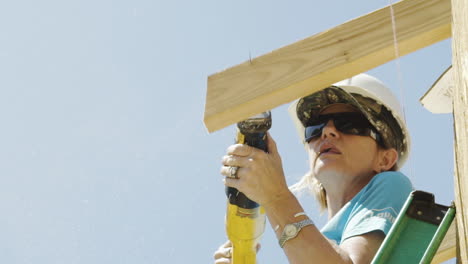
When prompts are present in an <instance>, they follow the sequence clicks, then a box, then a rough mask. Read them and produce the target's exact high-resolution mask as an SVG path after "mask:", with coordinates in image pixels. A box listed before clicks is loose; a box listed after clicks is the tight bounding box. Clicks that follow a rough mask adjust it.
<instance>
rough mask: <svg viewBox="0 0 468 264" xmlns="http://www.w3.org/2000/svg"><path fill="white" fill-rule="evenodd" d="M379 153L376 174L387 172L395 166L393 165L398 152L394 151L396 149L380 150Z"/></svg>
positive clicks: (396, 159)
mask: <svg viewBox="0 0 468 264" xmlns="http://www.w3.org/2000/svg"><path fill="white" fill-rule="evenodd" d="M379 152H380V153H379V160H378V165H377V168H376V169H377V170H376V171H378V172H382V171H388V170H390V169H391V168H392V167H393V166H395V164H396V163H397V161H398V151H396V149H394V148H389V149H380V151H379Z"/></svg>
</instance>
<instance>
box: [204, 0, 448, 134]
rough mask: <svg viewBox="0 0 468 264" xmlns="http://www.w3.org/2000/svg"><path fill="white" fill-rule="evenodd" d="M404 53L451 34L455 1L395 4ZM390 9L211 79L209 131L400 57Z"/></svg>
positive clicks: (415, 0)
mask: <svg viewBox="0 0 468 264" xmlns="http://www.w3.org/2000/svg"><path fill="white" fill-rule="evenodd" d="M393 9H394V14H395V20H396V27H397V30H396V31H397V39H398V46H399V49H400V50H399V54H400V55H405V54H407V53H410V52H413V51H416V50H418V49H421V48H424V47H426V46H428V45H431V44H433V43H436V42H438V41H441V40H443V39H446V38H448V37H450V35H451V28H450V27H451V11H450V0H403V1H401V2H398V3H396V4H395V5H394V6H393ZM392 32H393V31H392V23H391V17H390V9H389V7H385V8H382V9H379V10H377V11H375V12H372V13H370V14H368V15H365V16H362V17H360V18H357V19H354V20H351V21H349V22H346V23H344V24H342V25H339V26H337V27H335V28H332V29H330V30H328V31H325V32H322V33H319V34H317V35H314V36H312V37H309V38H306V39H304V40H301V41H299V42H296V43H293V44H291V45H288V46H285V47H283V48H280V49H278V50H275V51H273V52H271V53H268V54H265V55H262V56H260V57H257V58H254V59H253V60H252V61H251V62H250V61H248V62H245V63H242V64H240V65H237V66H234V67H232V68H229V69H227V70H225V71H222V72H219V73H216V74H213V75H211V76H209V77H208V89H207V95H206V105H205V115H204V122H205V126H206V127H207V129H208V131H209V132H212V131H216V130H218V129H221V128H223V127H226V126H228V125H230V124H233V123H235V122H238V121H240V120H243V119H245V118H248V117H250V116H252V115H254V114H258V113H260V112H263V111H266V110H269V109H272V108H274V107H277V106H279V105H281V104H284V103H287V102H291V101H293V100H294V99H296V98H299V97H302V96H305V95H307V94H310V93H312V92H314V91H318V90H319V89H322V88H324V87H326V86H328V85H330V84H332V83H335V82H337V81H340V80H343V79H346V78H349V77H351V76H353V75H356V74H358V73H361V72H365V71H367V70H370V69H372V68H374V67H376V66H379V65H381V64H384V63H386V62H388V61H390V60H392V59H394V58H395V55H394V41H393V33H392Z"/></svg>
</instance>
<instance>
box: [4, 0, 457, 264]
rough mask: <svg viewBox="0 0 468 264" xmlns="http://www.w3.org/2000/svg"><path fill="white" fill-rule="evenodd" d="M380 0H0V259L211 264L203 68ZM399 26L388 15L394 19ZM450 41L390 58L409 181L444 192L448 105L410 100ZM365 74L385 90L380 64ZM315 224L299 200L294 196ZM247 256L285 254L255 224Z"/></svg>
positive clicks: (281, 118) (386, 70)
mask: <svg viewBox="0 0 468 264" xmlns="http://www.w3.org/2000/svg"><path fill="white" fill-rule="evenodd" d="M387 4H388V1H383V0H381V1H375V0H362V1H347V0H340V1H266V0H258V1H246V0H237V1H214V0H207V1H180V0H174V1H149V0H133V1H110V0H103V1H101V0H97V1H90V0H80V1H59V0H44V1H33V0H16V1H4V2H3V3H2V4H1V5H0V72H1V74H0V76H1V78H0V121H1V123H2V125H1V127H2V129H0V146H1V147H0V157H1V162H0V180H1V183H0V211H1V213H2V217H1V218H0V234H1V235H0V262H1V263H17V264H26V263H35V264H36V263H40V264H52V263H68V264H74V263H86V264H98V263H114V264H118V263H132V264H133V263H153V264H154V263H155V264H159V263H161V264H166V263H211V262H212V254H213V252H214V250H215V249H216V248H217V247H218V245H219V244H221V243H222V242H224V241H225V239H226V237H225V232H224V212H225V195H224V186H223V185H222V182H221V179H222V177H221V176H220V175H219V168H220V159H221V156H222V155H223V153H224V151H225V149H226V147H227V146H228V145H229V144H231V143H232V142H233V140H234V133H235V132H234V127H233V126H231V127H228V128H225V129H223V130H221V131H218V132H215V133H213V134H208V133H207V131H206V129H205V127H204V124H203V122H202V117H203V111H204V104H205V93H206V80H207V77H208V75H210V74H213V73H215V72H218V71H221V70H222V69H225V68H227V67H230V66H233V65H236V64H238V63H241V62H244V61H246V60H248V58H249V54H251V55H252V57H256V56H258V55H261V54H264V53H266V52H269V51H271V50H274V49H277V48H279V47H281V46H284V45H287V44H290V43H293V42H295V41H297V40H300V39H303V38H306V37H308V36H311V35H313V34H316V33H319V32H321V31H323V30H326V29H328V28H331V27H333V26H336V25H339V24H341V23H343V22H345V21H348V20H350V19H352V18H355V17H358V16H361V15H363V14H366V13H368V12H371V11H373V10H376V9H377V8H380V7H383V6H385V5H387ZM397 23H398V21H397ZM450 45H451V43H450V40H447V41H443V42H440V43H438V44H435V45H433V46H431V47H428V48H426V49H423V50H420V51H418V52H415V53H412V54H410V55H408V56H405V57H403V58H401V60H400V64H401V75H402V82H401V83H402V85H401V86H402V87H403V88H404V91H405V92H404V98H405V109H406V113H407V120H408V124H409V128H410V131H411V133H412V142H413V149H412V150H413V151H412V154H411V158H410V160H409V163H408V164H407V165H406V166H405V167H404V168H403V172H405V173H406V174H408V175H409V176H410V178H411V179H412V181H413V182H414V185H415V187H416V188H417V189H422V190H426V191H429V192H433V193H435V194H436V197H437V200H438V201H439V202H440V203H443V204H449V203H450V201H451V200H453V134H452V133H453V129H452V127H453V125H452V117H451V115H448V114H447V115H434V114H431V113H429V112H428V111H427V110H425V109H423V107H422V106H421V105H420V103H419V98H420V97H421V96H422V95H423V94H424V93H425V91H426V90H427V89H428V88H429V87H430V85H431V84H432V83H433V82H434V81H435V80H436V79H437V78H438V76H439V75H440V73H442V72H443V71H444V70H445V69H446V68H447V67H448V66H449V65H450V61H451V49H450ZM369 73H371V74H373V75H374V76H376V77H378V78H380V79H381V80H382V81H384V82H385V83H386V84H387V85H388V86H390V87H392V88H393V89H394V91H395V93H396V94H400V92H399V87H400V84H399V81H398V71H397V67H396V65H395V63H394V62H390V63H388V64H386V65H383V66H381V67H378V68H376V69H373V70H372V71H370V72H369ZM285 110H286V106H281V107H278V108H277V109H274V110H273V118H274V120H273V128H272V130H271V133H272V135H273V137H274V138H275V139H276V140H277V142H278V145H279V150H280V152H281V153H282V155H283V160H284V168H285V172H286V174H287V175H288V182H289V183H290V184H292V183H294V182H295V181H296V180H298V179H299V177H300V176H301V175H302V174H303V173H304V172H305V171H306V170H307V162H306V160H307V157H306V153H305V151H304V150H303V148H302V146H301V145H300V143H299V140H298V137H297V136H296V132H295V131H294V129H293V127H292V122H291V121H290V120H289V118H288V116H287V114H286V111H285ZM301 201H303V203H304V206H305V207H306V208H307V212H308V213H309V215H310V216H311V217H312V218H313V219H314V220H315V221H316V222H317V224H318V225H322V224H323V223H324V221H325V218H324V217H323V216H322V217H320V216H319V214H318V213H317V207H316V204H315V202H314V201H313V199H312V198H311V197H307V196H303V197H301ZM262 244H263V248H262V250H261V253H260V254H259V260H260V262H261V263H286V258H285V257H284V255H283V253H282V252H281V250H280V249H279V247H278V246H277V242H276V239H275V238H274V237H273V234H272V231H271V230H270V228H269V226H268V229H267V231H266V233H265V235H264V238H263V242H262Z"/></svg>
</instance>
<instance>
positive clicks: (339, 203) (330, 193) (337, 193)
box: [323, 174, 374, 219]
mask: <svg viewBox="0 0 468 264" xmlns="http://www.w3.org/2000/svg"><path fill="white" fill-rule="evenodd" d="M373 176H374V174H372V175H363V176H361V177H352V179H353V180H352V181H346V178H347V179H349V178H348V177H340V178H342V179H341V180H339V181H333V182H335V184H323V185H324V188H325V190H326V192H327V205H328V219H331V218H332V217H333V216H334V215H336V213H338V212H339V211H340V209H341V208H342V207H343V206H344V205H345V204H346V203H347V202H349V201H350V200H351V199H353V197H354V196H356V194H358V193H359V192H360V191H361V190H362V188H364V187H365V186H366V185H367V184H368V183H369V182H370V180H371V179H372V177H373ZM343 178H344V179H343ZM337 182H338V183H339V184H336V183H337Z"/></svg>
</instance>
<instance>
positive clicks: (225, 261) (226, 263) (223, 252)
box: [213, 240, 232, 264]
mask: <svg viewBox="0 0 468 264" xmlns="http://www.w3.org/2000/svg"><path fill="white" fill-rule="evenodd" d="M231 254H232V243H231V241H229V240H228V241H226V243H224V244H222V245H221V246H220V247H219V248H218V250H216V252H215V253H214V255H213V256H214V259H215V262H214V263H215V264H230V263H231V257H232V256H231Z"/></svg>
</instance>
